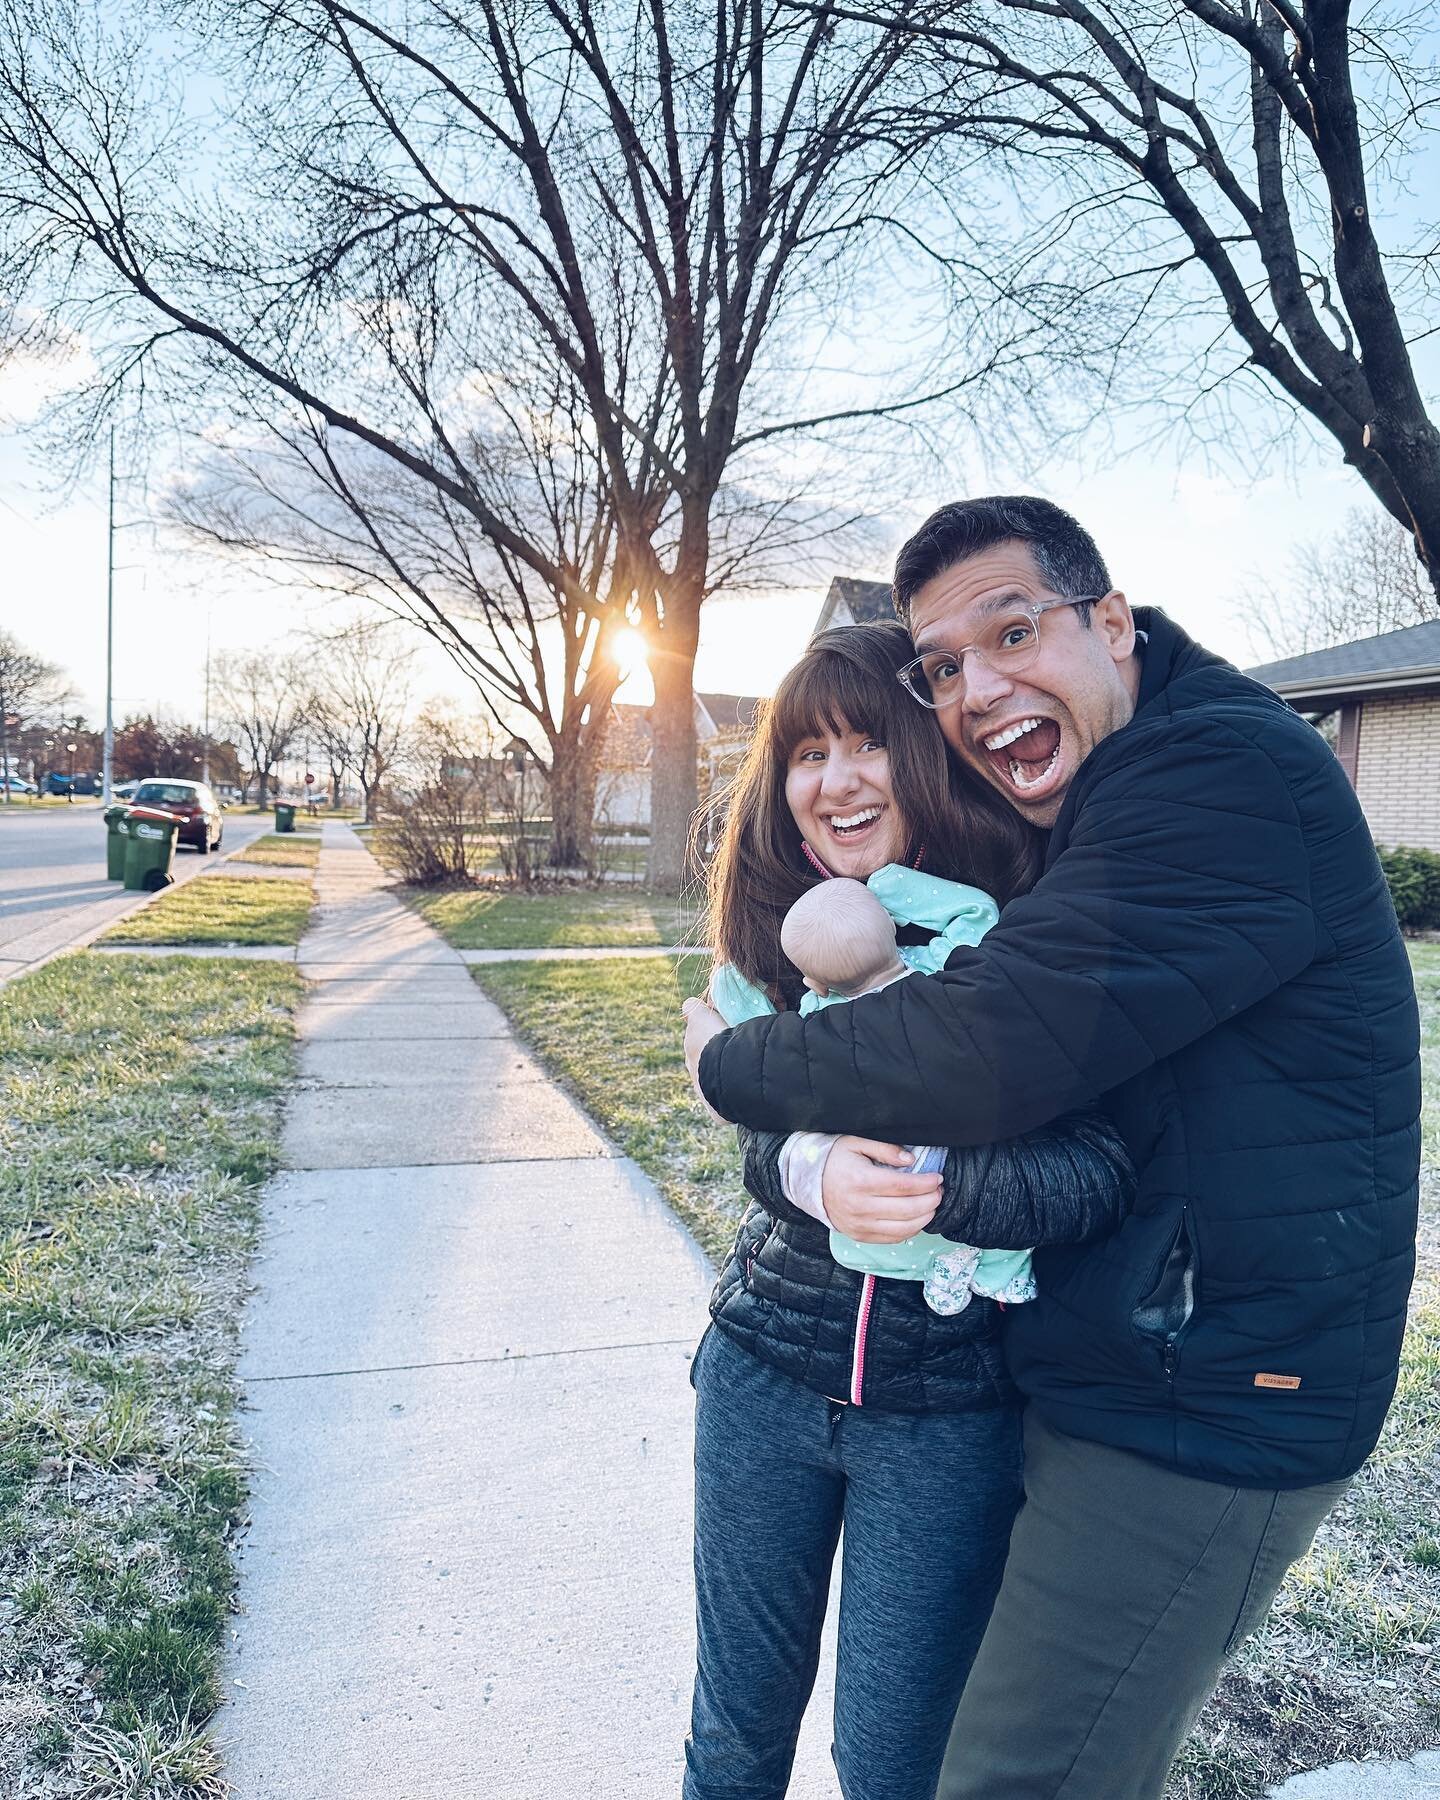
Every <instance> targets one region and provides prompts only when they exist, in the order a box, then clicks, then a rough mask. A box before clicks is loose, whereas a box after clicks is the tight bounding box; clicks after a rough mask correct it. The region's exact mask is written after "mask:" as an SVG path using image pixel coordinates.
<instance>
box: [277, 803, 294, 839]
mask: <svg viewBox="0 0 1440 1800" xmlns="http://www.w3.org/2000/svg"><path fill="white" fill-rule="evenodd" d="M275 829H276V830H277V831H293V830H294V829H295V808H294V807H293V806H287V805H286V804H285V802H284V801H283V800H277V801H276V802H275Z"/></svg>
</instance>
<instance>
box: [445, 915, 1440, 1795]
mask: <svg viewBox="0 0 1440 1800" xmlns="http://www.w3.org/2000/svg"><path fill="white" fill-rule="evenodd" d="M457 898H458V896H457ZM472 898H473V896H472ZM587 898H589V896H587ZM1412 954H1413V960H1414V963H1415V970H1416V976H1417V985H1418V987H1419V990H1420V996H1421V1007H1422V1020H1423V1027H1424V1032H1425V1093H1426V1114H1425V1151H1424V1155H1425V1159H1426V1168H1425V1172H1424V1176H1423V1184H1422V1214H1423V1223H1422V1233H1421V1242H1422V1254H1421V1273H1420V1276H1419V1279H1418V1280H1417V1283H1416V1288H1415V1294H1414V1299H1413V1301H1412V1306H1411V1327H1410V1332H1409V1335H1408V1338H1407V1340H1406V1347H1405V1355H1404V1363H1403V1366H1402V1369H1401V1375H1400V1386H1399V1390H1398V1392H1397V1395H1396V1400H1395V1405H1394V1407H1393V1409H1392V1411H1391V1414H1390V1418H1389V1420H1388V1422H1387V1425H1386V1428H1385V1435H1384V1437H1383V1438H1382V1439H1381V1442H1380V1446H1379V1448H1378V1449H1377V1451H1376V1453H1375V1455H1374V1457H1373V1458H1372V1459H1371V1461H1370V1463H1369V1464H1368V1465H1367V1466H1366V1468H1365V1470H1364V1471H1362V1473H1361V1475H1360V1476H1359V1477H1358V1478H1357V1480H1356V1482H1355V1485H1354V1487H1353V1488H1352V1489H1351V1491H1350V1493H1349V1495H1348V1496H1347V1497H1346V1499H1345V1501H1344V1502H1343V1503H1342V1505H1341V1506H1340V1507H1339V1508H1338V1509H1337V1511H1336V1513H1335V1515H1334V1517H1333V1518H1332V1519H1331V1520H1330V1521H1329V1522H1328V1523H1327V1524H1326V1525H1325V1526H1324V1527H1323V1528H1322V1530H1321V1533H1320V1535H1319V1537H1318V1538H1317V1540H1316V1544H1315V1548H1314V1550H1313V1551H1312V1553H1311V1554H1310V1555H1309V1556H1308V1557H1307V1558H1306V1559H1305V1560H1304V1561H1303V1562H1302V1563H1300V1564H1299V1565H1298V1566H1297V1567H1296V1569H1295V1570H1293V1571H1292V1573H1291V1575H1290V1577H1289V1579H1288V1581H1287V1582H1286V1584H1285V1586H1284V1588H1283V1589H1282V1591H1281V1595H1280V1598H1279V1599H1278V1600H1277V1602H1276V1605H1275V1608H1274V1610H1273V1611H1272V1613H1271V1615H1270V1618H1269V1620H1268V1621H1267V1623H1266V1625H1265V1627H1264V1629H1263V1630H1262V1631H1261V1632H1259V1633H1257V1634H1256V1636H1255V1637H1254V1638H1252V1639H1251V1640H1250V1641H1249V1643H1248V1644H1246V1645H1245V1647H1244V1648H1243V1649H1242V1651H1241V1653H1240V1655H1239V1656H1238V1657H1237V1658H1236V1659H1235V1661H1234V1663H1233V1664H1232V1665H1231V1667H1230V1669H1229V1670H1228V1672H1227V1674H1226V1676H1225V1678H1224V1680H1223V1682H1222V1683H1221V1686H1220V1689H1219V1692H1218V1693H1217V1694H1216V1696H1215V1698H1214V1699H1213V1700H1212V1701H1211V1703H1210V1705H1209V1706H1208V1707H1207V1708H1206V1709H1205V1711H1204V1712H1203V1713H1202V1715H1201V1718H1200V1721H1199V1723H1198V1725H1197V1727H1196V1730H1195V1732H1194V1734H1193V1735H1192V1737H1191V1739H1190V1741H1189V1743H1188V1744H1187V1745H1186V1748H1185V1751H1184V1753H1183V1755H1182V1757H1181V1760H1180V1762H1179V1763H1178V1764H1177V1767H1176V1770H1175V1772H1174V1774H1173V1775H1172V1777H1171V1781H1170V1784H1169V1785H1168V1787H1167V1789H1166V1795H1167V1800H1255V1797H1256V1796H1259V1795H1260V1794H1262V1793H1263V1792H1264V1790H1265V1788H1266V1787H1267V1786H1268V1785H1269V1784H1270V1783H1272V1782H1276V1781H1279V1780H1282V1779H1283V1778H1284V1777H1285V1776H1287V1775H1289V1774H1291V1773H1294V1772H1295V1771H1296V1770H1301V1769H1313V1768H1318V1767H1321V1766H1323V1765H1324V1764H1327V1763H1330V1762H1333V1761H1337V1760H1340V1759H1342V1758H1357V1759H1358V1758H1363V1757H1365V1756H1367V1755H1376V1754H1394V1755H1402V1754H1403V1755H1408V1754H1410V1753H1411V1752H1412V1751H1413V1750H1415V1749H1416V1748H1419V1747H1422V1746H1424V1745H1428V1744H1434V1743H1435V1742H1436V1741H1437V1740H1440V945H1429V944H1426V945H1419V944H1417V945H1415V946H1413V947H1412ZM707 972H708V965H707V962H706V960H705V959H703V958H700V957H687V958H685V959H683V960H681V961H679V962H678V963H676V962H674V961H672V960H671V959H669V958H664V957H656V958H654V960H653V961H652V960H651V959H649V958H644V959H635V960H632V961H628V962H603V961H601V962H588V963H533V962H532V963H523V962H521V963H504V964H496V965H493V966H490V967H485V968H479V969H476V970H474V971H473V973H474V975H475V977H476V979H477V980H478V981H479V982H480V984H481V986H482V987H483V988H484V989H485V991H486V992H487V993H488V994H489V995H491V996H492V998H493V999H495V1001H496V1002H497V1003H498V1004H499V1005H500V1006H502V1007H503V1008H504V1009H505V1011H506V1012H507V1013H509V1014H510V1016H511V1017H512V1018H513V1019H514V1021H515V1023H516V1026H517V1028H518V1029H519V1031H520V1032H521V1034H522V1035H523V1036H524V1037H525V1038H526V1039H528V1041H529V1042H530V1043H531V1044H533V1045H534V1046H535V1048H536V1050H537V1051H538V1053H539V1055H540V1057H541V1059H542V1060H543V1061H544V1062H545V1064H546V1066H547V1067H548V1068H549V1069H550V1070H551V1071H552V1072H553V1073H554V1074H556V1075H558V1076H559V1077H560V1078H561V1079H562V1081H563V1082H564V1083H565V1085H566V1086H567V1087H569V1088H570V1089H571V1091H572V1092H573V1093H575V1095H576V1096H577V1097H578V1098H579V1100H580V1101H581V1103H582V1104H583V1105H584V1106H585V1107H586V1109H587V1110H588V1111H589V1112H590V1113H591V1115H592V1116H593V1117H594V1118H595V1119H597V1120H598V1121H599V1122H600V1123H601V1124H602V1125H603V1126H604V1127H605V1129H606V1130H607V1131H608V1132H609V1133H610V1135H611V1136H612V1137H613V1138H615V1139H616V1140H617V1142H618V1143H620V1145H621V1146H622V1147H623V1148H624V1149H625V1150H626V1151H628V1152H629V1154H630V1155H631V1156H633V1157H634V1158H635V1160H636V1161H637V1162H638V1163H639V1164H640V1166H641V1167H642V1168H643V1169H645V1171H646V1172H647V1173H648V1174H649V1175H651V1176H652V1177H653V1178H654V1180H655V1181H656V1183H657V1184H658V1185H659V1187H660V1188H661V1190H662V1192H663V1193H664V1194H665V1197H666V1199H667V1200H668V1201H669V1202H670V1204H671V1205H672V1206H673V1207H674V1208H675V1210H676V1211H677V1212H678V1213H679V1214H680V1216H681V1217H682V1218H683V1219H684V1220H685V1222H686V1224H687V1225H689V1227H690V1228H691V1230H692V1231H693V1232H694V1233H695V1235H696V1237H697V1238H699V1240H700V1242H701V1243H702V1244H703V1245H704V1246H705V1248H706V1250H707V1251H708V1252H709V1253H710V1255H711V1256H712V1257H718V1256H720V1255H721V1254H723V1252H724V1251H725V1249H727V1248H728V1246H729V1243H730V1240H731V1238H732V1237H733V1234H734V1230H735V1224H736V1221H737V1220H738V1218H739V1217H740V1214H741V1211H742V1210H743V1206H744V1196H743V1194H742V1193H741V1189H740V1182H739V1166H738V1156H737V1154H736V1150H735V1145H734V1139H733V1135H732V1133H731V1132H730V1130H729V1129H728V1128H727V1127H724V1126H720V1125H717V1124H715V1123H714V1121H712V1120H711V1119H710V1118H709V1117H708V1115H707V1114H705V1113H704V1112H703V1111H702V1110H701V1108H700V1106H699V1105H698V1103H697V1102H696V1101H695V1099H694V1098H693V1096H692V1094H691V1091H690V1084H689V1080H688V1078H687V1076H686V1073H685V1065H684V1061H683V1059H682V1056H681V1042H680V1003H681V1001H682V999H684V998H685V996H686V995H688V994H690V993H693V992H697V991H699V990H700V989H702V988H703V986H704V983H705V979H706V975H707Z"/></svg>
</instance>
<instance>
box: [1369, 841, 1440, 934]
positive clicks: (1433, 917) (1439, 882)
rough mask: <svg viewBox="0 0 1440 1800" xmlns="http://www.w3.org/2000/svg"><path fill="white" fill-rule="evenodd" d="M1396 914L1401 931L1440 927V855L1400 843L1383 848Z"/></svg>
mask: <svg viewBox="0 0 1440 1800" xmlns="http://www.w3.org/2000/svg"><path fill="white" fill-rule="evenodd" d="M1380 867H1381V868H1382V869H1383V870H1384V871H1385V880H1386V882H1387V883H1388V884H1389V888H1390V898H1391V899H1392V900H1393V901H1394V902H1395V916H1396V917H1397V918H1398V919H1399V921H1400V929H1401V930H1402V931H1436V930H1440V855H1437V854H1436V853H1435V852H1434V851H1433V850H1412V849H1409V848H1407V847H1406V846H1405V845H1403V844H1401V845H1398V846H1397V847H1396V848H1395V849H1393V850H1385V849H1381V850H1380Z"/></svg>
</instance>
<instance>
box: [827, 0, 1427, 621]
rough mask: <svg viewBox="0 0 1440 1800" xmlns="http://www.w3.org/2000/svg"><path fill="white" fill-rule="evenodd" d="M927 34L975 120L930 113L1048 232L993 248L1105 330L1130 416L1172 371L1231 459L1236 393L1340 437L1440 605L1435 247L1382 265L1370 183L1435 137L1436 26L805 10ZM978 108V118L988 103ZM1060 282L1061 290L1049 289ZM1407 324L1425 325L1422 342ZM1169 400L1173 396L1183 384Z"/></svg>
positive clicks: (1187, 10) (1292, 4) (1117, 7)
mask: <svg viewBox="0 0 1440 1800" xmlns="http://www.w3.org/2000/svg"><path fill="white" fill-rule="evenodd" d="M800 10H801V12H802V13H803V14H804V15H806V16H813V17H815V18H817V19H819V18H822V17H823V18H825V19H832V20H833V19H834V18H835V17H837V16H840V17H844V18H847V19H861V18H863V19H864V20H865V21H866V22H867V23H869V24H871V25H878V26H884V27H887V28H889V29H893V30H904V31H907V32H913V33H918V34H919V36H920V38H921V39H922V40H923V41H924V42H925V43H926V44H927V45H928V47H929V50H930V53H931V54H932V55H933V57H934V59H935V64H936V67H937V68H939V69H944V70H948V71H950V73H951V77H952V85H953V88H954V90H955V91H956V93H957V94H959V95H960V96H961V97H962V98H961V100H960V102H959V103H958V104H955V105H950V104H946V105H945V106H942V107H941V108H939V109H937V110H936V112H935V113H934V114H933V115H932V116H931V117H930V119H929V121H928V124H929V128H930V129H931V130H932V131H933V132H934V133H935V134H937V137H946V136H948V137H949V139H950V142H951V156H952V159H953V160H954V163H955V165H956V167H957V168H958V169H961V170H969V169H970V168H971V167H972V159H974V158H975V157H977V156H979V157H981V158H983V159H984V161H985V163H986V165H987V166H988V167H989V168H990V169H991V170H992V171H997V170H998V169H1000V168H1002V167H1003V168H1005V169H1006V170H1007V171H1008V173H1009V175H1010V177H1011V179H1012V180H1013V182H1014V184H1015V189H1016V194H1017V198H1018V200H1019V202H1020V206H1019V208H1018V211H1019V212H1020V214H1021V216H1023V217H1024V218H1027V219H1029V220H1032V221H1034V224H1033V227H1032V228H1031V229H1029V230H1027V231H1024V232H1023V233H1022V234H1021V236H1020V238H1019V241H1018V242H1017V243H1014V244H1013V246H1012V250H1013V253H1012V254H1010V255H1008V256H1007V255H1004V254H1003V253H1002V248H1001V245H1000V243H999V241H998V240H997V241H995V242H993V243H992V246H991V264H992V271H993V280H994V282H995V284H996V286H997V287H998V288H1000V289H1002V290H1003V289H1005V288H1006V287H1007V286H1009V285H1011V284H1013V283H1015V282H1016V281H1017V280H1019V279H1022V272H1023V278H1024V279H1026V280H1029V281H1031V282H1032V290H1031V291H1032V293H1034V294H1035V299H1036V305H1037V308H1038V315H1039V316H1043V317H1044V319H1045V320H1046V322H1047V323H1048V325H1049V327H1050V329H1051V331H1052V332H1053V333H1054V334H1055V339H1056V340H1057V341H1061V340H1063V339H1064V337H1065V336H1066V335H1067V334H1069V333H1070V332H1073V331H1076V330H1081V329H1084V330H1086V331H1087V332H1090V333H1092V334H1093V333H1094V332H1095V331H1096V330H1104V329H1106V322H1107V321H1108V329H1109V332H1110V335H1111V341H1112V346H1113V351H1114V354H1115V358H1116V376H1115V381H1114V384H1113V392H1112V403H1113V399H1114V398H1118V397H1119V396H1120V394H1121V393H1122V392H1123V391H1124V389H1125V388H1126V386H1127V384H1130V391H1131V392H1132V393H1138V394H1139V395H1140V396H1141V397H1142V398H1143V399H1144V400H1145V401H1146V402H1147V403H1151V402H1153V401H1154V399H1155V398H1156V382H1155V371H1156V368H1157V366H1159V365H1163V364H1164V363H1165V362H1166V361H1167V360H1168V361H1169V362H1170V363H1171V366H1172V370H1173V372H1174V373H1175V374H1176V375H1178V377H1179V382H1178V392H1179V394H1180V396H1181V398H1180V400H1179V402H1178V404H1179V406H1180V408H1181V410H1182V412H1183V415H1184V417H1185V418H1186V420H1187V421H1189V422H1191V423H1195V422H1197V421H1200V420H1201V419H1202V418H1203V417H1204V416H1205V415H1206V414H1207V410H1208V414H1209V418H1210V421H1211V423H1212V424H1214V425H1218V427H1219V429H1220V430H1221V431H1223V432H1225V433H1226V434H1227V435H1230V436H1232V437H1233V435H1234V434H1235V432H1236V430H1237V426H1236V422H1235V419H1234V417H1233V415H1232V414H1230V413H1229V412H1228V411H1227V409H1226V408H1225V405H1224V395H1225V392H1226V390H1227V386H1228V384H1229V382H1230V381H1231V379H1232V377H1235V376H1240V375H1244V376H1251V377H1258V378H1259V380H1260V382H1261V384H1262V385H1263V386H1264V387H1265V388H1266V389H1267V390H1268V391H1269V393H1270V394H1271V396H1272V397H1275V398H1278V399H1279V400H1280V401H1281V402H1282V404H1283V406H1284V407H1285V408H1286V409H1287V410H1288V412H1289V413H1290V415H1291V416H1292V418H1293V417H1296V416H1298V417H1300V418H1302V419H1308V420H1310V421H1312V422H1313V423H1314V425H1316V426H1318V427H1319V428H1320V430H1321V431H1322V432H1324V433H1325V434H1327V435H1328V436H1329V438H1330V439H1331V440H1332V441H1333V442H1334V444H1335V445H1336V446H1337V447H1338V448H1339V450H1340V452H1341V455H1342V456H1343V458H1344V460H1345V461H1346V462H1347V463H1349V464H1350V465H1351V466H1352V467H1353V468H1354V469H1355V470H1356V471H1357V473H1358V474H1359V475H1360V476H1361V478H1362V479H1363V480H1364V481H1365V483H1366V484H1367V486H1368V487H1369V488H1370V490H1371V492H1372V493H1373V494H1374V495H1375V497H1376V499H1377V500H1378V501H1379V502H1380V505H1381V506H1382V507H1383V508H1384V509H1385V511H1386V512H1387V513H1388V514H1389V515H1390V517H1391V518H1392V519H1394V520H1395V521H1396V522H1397V523H1398V524H1400V525H1401V526H1402V527H1403V528H1404V529H1405V530H1406V531H1407V532H1409V533H1411V534H1412V536H1413V538H1414V543H1415V549H1416V554H1417V556H1418V558H1419V560H1420V563H1421V564H1422V566H1423V567H1424V568H1425V569H1426V570H1427V571H1428V579H1429V581H1430V583H1431V585H1432V586H1434V587H1436V588H1437V590H1440V430H1437V427H1436V424H1435V421H1434V419H1433V418H1432V416H1431V413H1430V410H1429V408H1428V407H1427V405H1426V401H1425V397H1424V394H1423V393H1422V390H1421V385H1420V382H1419V380H1418V378H1417V374H1416V368H1415V363H1414V358H1413V353H1412V351H1413V346H1414V344H1415V343H1416V342H1418V341H1419V339H1420V338H1422V337H1424V336H1426V335H1428V333H1429V331H1431V330H1432V329H1433V324H1432V322H1431V321H1432V317H1433V307H1434V303H1435V297H1436V277H1437V276H1440V253H1437V251H1436V247H1435V241H1434V229H1433V225H1426V226H1425V227H1423V229H1421V230H1420V231H1419V232H1418V233H1417V241H1416V243H1415V244H1414V246H1413V247H1401V248H1397V249H1395V250H1394V251H1392V252H1391V253H1390V254H1389V255H1387V254H1386V253H1385V252H1384V251H1383V250H1382V246H1381V241H1380V238H1379V236H1378V235H1377V231H1376V225H1375V207H1374V202H1373V199H1372V194H1371V186H1372V183H1373V182H1377V181H1378V182H1379V183H1380V184H1381V185H1382V187H1383V185H1384V184H1386V183H1387V182H1389V183H1392V184H1393V185H1392V191H1396V190H1397V189H1399V188H1401V187H1403V179H1404V174H1405V163H1406V159H1407V157H1410V156H1413V155H1415V154H1416V153H1417V152H1418V151H1419V150H1420V149H1421V147H1422V146H1423V144H1424V143H1425V142H1426V141H1427V139H1428V135H1429V133H1430V132H1432V131H1433V129H1434V125H1433V121H1434V120H1435V118H1436V117H1437V111H1436V109H1437V106H1440V75H1437V70H1436V66H1435V64H1434V62H1433V53H1431V58H1432V59H1431V60H1427V51H1426V48H1425V42H1424V33H1425V30H1426V17H1425V14H1424V12H1423V10H1421V11H1417V10H1415V9H1414V8H1412V7H1407V6H1401V5H1396V6H1392V7H1389V8H1384V7H1381V8H1378V9H1376V10H1375V11H1372V12H1371V13H1369V14H1367V15H1366V17H1365V18H1364V20H1363V21H1361V22H1356V23H1352V21H1351V18H1350V6H1349V0H1124V4H1118V3H1115V0H962V3H961V4H958V5H957V4H954V0H947V3H946V4H944V5H930V6H927V7H925V8H924V9H922V11H921V12H919V13H917V11H916V9H915V8H912V7H909V6H893V7H892V6H887V5H885V4H883V0H882V3H881V4H878V5H859V6H853V7H849V6H847V7H841V8H838V9H836V8H832V7H830V6H828V5H814V6H811V5H802V6H801V7H800ZM977 95H981V96H983V97H982V98H979V99H978V100H977V99H976V96H977ZM1037 267H1040V268H1044V269H1045V271H1046V275H1047V277H1048V289H1047V290H1046V291H1045V292H1044V293H1043V294H1041V293H1040V292H1039V291H1038V290H1036V289H1035V288H1034V286H1033V271H1034V270H1035V269H1036V268H1037ZM1407 312H1408V314H1409V322H1408V323H1407V317H1406V315H1407ZM1172 391H1176V390H1175V389H1174V388H1172Z"/></svg>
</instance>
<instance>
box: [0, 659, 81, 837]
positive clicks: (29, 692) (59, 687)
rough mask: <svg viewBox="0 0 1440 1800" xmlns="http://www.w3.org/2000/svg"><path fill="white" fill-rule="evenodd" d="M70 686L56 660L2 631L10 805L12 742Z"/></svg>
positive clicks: (0, 736)
mask: <svg viewBox="0 0 1440 1800" xmlns="http://www.w3.org/2000/svg"><path fill="white" fill-rule="evenodd" d="M68 692H69V690H68V688H67V687H66V683H65V678H64V676H63V675H62V674H61V672H60V670H59V669H58V668H57V667H56V666H55V664H54V663H48V662H46V661H45V659H44V658H43V657H40V656H35V655H33V654H32V653H31V652H30V651H29V650H26V649H25V648H24V646H23V645H22V644H21V643H20V640H19V639H18V638H16V637H14V636H12V634H11V633H10V632H8V631H0V784H3V789H4V794H3V801H4V804H5V805H6V806H9V805H10V804H11V803H12V801H13V799H14V796H13V795H12V794H11V792H10V782H9V779H8V777H9V776H10V774H11V769H10V746H11V743H12V742H13V741H14V739H15V738H16V737H17V736H18V734H19V733H20V732H22V731H24V729H25V728H26V726H27V725H30V724H31V723H33V721H34V720H35V719H36V718H37V717H38V715H39V714H40V713H42V712H44V711H47V710H48V709H49V708H50V707H52V706H58V705H60V704H61V703H62V701H63V700H64V699H65V698H66V696H67V694H68Z"/></svg>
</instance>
